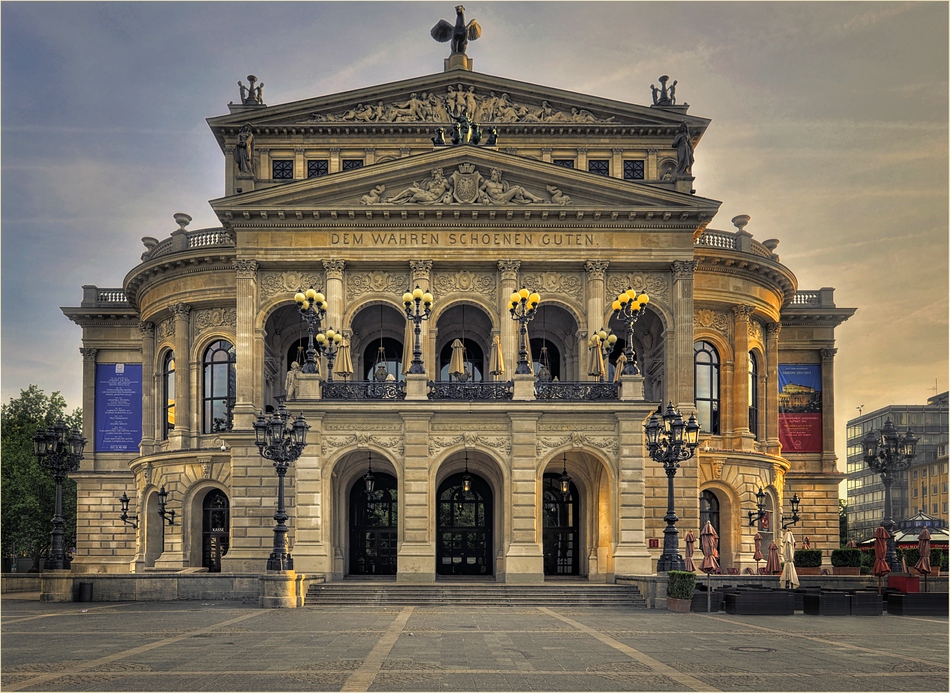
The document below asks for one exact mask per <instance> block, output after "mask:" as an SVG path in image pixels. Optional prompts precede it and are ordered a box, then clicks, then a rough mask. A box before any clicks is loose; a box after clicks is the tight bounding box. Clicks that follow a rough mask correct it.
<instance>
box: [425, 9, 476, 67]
mask: <svg viewBox="0 0 950 693" xmlns="http://www.w3.org/2000/svg"><path fill="white" fill-rule="evenodd" d="M429 34H430V35H431V36H432V38H434V39H435V40H436V41H438V42H439V43H446V42H447V41H451V42H452V54H453V55H456V54H459V55H465V49H466V48H468V42H469V41H475V40H476V39H478V38H480V37H481V35H482V28H481V27H480V26H479V25H478V22H476V21H475V20H474V19H473V20H472V21H470V22H469V23H468V24H466V23H465V7H464V6H462V5H456V6H455V26H453V25H452V24H450V23H449V22H447V21H445V20H444V19H440V20H439V22H438V24H436V25H435V26H434V27H432V31H430V32H429Z"/></svg>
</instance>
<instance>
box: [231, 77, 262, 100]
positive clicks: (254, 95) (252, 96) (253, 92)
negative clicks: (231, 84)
mask: <svg viewBox="0 0 950 693" xmlns="http://www.w3.org/2000/svg"><path fill="white" fill-rule="evenodd" d="M247 81H248V83H249V84H248V86H246V87H245V86H244V82H242V81H241V80H238V83H237V84H238V89H240V90H241V103H242V104H244V105H245V106H254V105H261V106H263V105H264V83H263V82H261V83H260V84H258V85H257V86H256V87H255V86H254V83H255V82H257V77H255V76H254V75H248V76H247Z"/></svg>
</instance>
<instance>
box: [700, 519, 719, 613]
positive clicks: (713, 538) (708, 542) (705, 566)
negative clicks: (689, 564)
mask: <svg viewBox="0 0 950 693" xmlns="http://www.w3.org/2000/svg"><path fill="white" fill-rule="evenodd" d="M699 548H701V549H702V551H703V563H702V565H700V566H699V569H700V570H702V571H703V572H704V573H706V612H707V613H709V612H710V611H711V610H712V574H713V573H715V572H717V571H718V570H719V561H717V560H716V559H717V558H719V534H718V533H717V532H716V530H715V528H714V527H713V526H712V523H711V522H710V521H709V520H706V525H705V526H704V527H703V529H702V531H700V533H699Z"/></svg>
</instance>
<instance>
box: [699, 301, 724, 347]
mask: <svg viewBox="0 0 950 693" xmlns="http://www.w3.org/2000/svg"><path fill="white" fill-rule="evenodd" d="M731 323H732V321H731V320H730V319H729V316H728V315H727V314H726V313H725V312H723V311H721V310H712V309H710V308H698V309H697V310H694V311H693V329H694V330H695V329H697V328H703V329H710V330H716V331H717V332H720V333H722V334H723V335H725V336H726V338H727V339H730V340H731V338H732V324H731Z"/></svg>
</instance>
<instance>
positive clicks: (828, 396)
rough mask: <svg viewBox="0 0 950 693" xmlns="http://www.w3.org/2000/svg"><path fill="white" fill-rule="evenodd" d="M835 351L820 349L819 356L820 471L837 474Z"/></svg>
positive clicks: (836, 351)
mask: <svg viewBox="0 0 950 693" xmlns="http://www.w3.org/2000/svg"><path fill="white" fill-rule="evenodd" d="M837 353H838V350H837V349H822V350H821V351H820V354H821V471H822V472H825V473H827V472H837V468H836V465H835V459H836V457H835V354H837Z"/></svg>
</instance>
